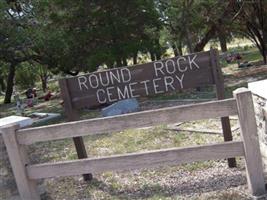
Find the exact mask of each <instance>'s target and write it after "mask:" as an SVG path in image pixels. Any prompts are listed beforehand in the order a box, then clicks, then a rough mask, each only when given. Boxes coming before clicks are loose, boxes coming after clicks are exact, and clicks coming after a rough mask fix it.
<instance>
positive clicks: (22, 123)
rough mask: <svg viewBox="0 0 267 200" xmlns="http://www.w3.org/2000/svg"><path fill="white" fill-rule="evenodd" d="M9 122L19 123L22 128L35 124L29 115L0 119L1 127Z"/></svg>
mask: <svg viewBox="0 0 267 200" xmlns="http://www.w3.org/2000/svg"><path fill="white" fill-rule="evenodd" d="M9 124H18V125H19V126H20V128H22V127H25V126H30V125H32V124H33V120H32V119H31V118H29V117H21V116H14V115H12V116H9V117H4V118H1V119H0V128H1V127H3V126H6V125H9Z"/></svg>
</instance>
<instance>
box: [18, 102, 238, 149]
mask: <svg viewBox="0 0 267 200" xmlns="http://www.w3.org/2000/svg"><path fill="white" fill-rule="evenodd" d="M236 114H237V108H236V101H235V100H234V99H227V100H220V101H213V102H207V103H199V104H193V105H185V106H174V107H168V108H163V109H157V110H151V111H143V112H138V113H130V114H125V115H120V116H113V117H104V118H97V119H89V120H83V121H76V122H68V123H62V124H57V125H49V126H43V127H36V128H29V129H22V130H19V131H18V133H17V137H18V142H19V143H20V144H26V145H30V144H33V143H35V142H42V141H49V140H57V139H64V138H69V137H78V136H85V135H95V134H102V133H110V132H117V131H122V130H124V129H127V128H128V129H129V128H140V127H148V126H157V125H160V124H162V123H168V124H171V123H177V122H184V121H190V120H199V119H208V118H215V117H221V116H229V115H236Z"/></svg>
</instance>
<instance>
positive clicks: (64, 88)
mask: <svg viewBox="0 0 267 200" xmlns="http://www.w3.org/2000/svg"><path fill="white" fill-rule="evenodd" d="M59 87H60V92H61V97H62V99H63V100H64V111H65V114H66V116H67V119H68V121H78V120H79V115H78V112H77V110H75V109H74V108H73V106H72V102H71V96H70V94H69V89H68V83H67V80H66V79H60V80H59ZM72 139H73V142H74V145H75V149H76V152H77V156H78V158H79V159H83V158H88V156H87V152H86V148H85V145H84V142H83V138H82V137H74V138H72ZM83 178H84V180H85V181H89V180H92V179H93V175H92V174H83Z"/></svg>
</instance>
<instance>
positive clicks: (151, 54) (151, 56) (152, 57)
mask: <svg viewBox="0 0 267 200" xmlns="http://www.w3.org/2000/svg"><path fill="white" fill-rule="evenodd" d="M149 54H150V58H151V61H152V62H153V61H155V60H156V59H155V54H154V53H153V52H152V51H150V52H149Z"/></svg>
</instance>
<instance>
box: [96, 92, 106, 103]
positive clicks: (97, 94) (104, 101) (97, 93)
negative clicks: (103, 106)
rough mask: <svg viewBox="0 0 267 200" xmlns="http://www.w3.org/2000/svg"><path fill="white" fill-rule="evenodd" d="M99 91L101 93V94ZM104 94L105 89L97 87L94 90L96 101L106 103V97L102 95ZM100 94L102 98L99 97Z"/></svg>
mask: <svg viewBox="0 0 267 200" xmlns="http://www.w3.org/2000/svg"><path fill="white" fill-rule="evenodd" d="M100 93H102V95H101V94H100ZM104 95H105V90H103V89H99V90H97V91H96V97H97V101H98V103H106V102H107V99H106V98H105V97H104ZM101 96H103V100H101V99H100V97H101Z"/></svg>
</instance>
